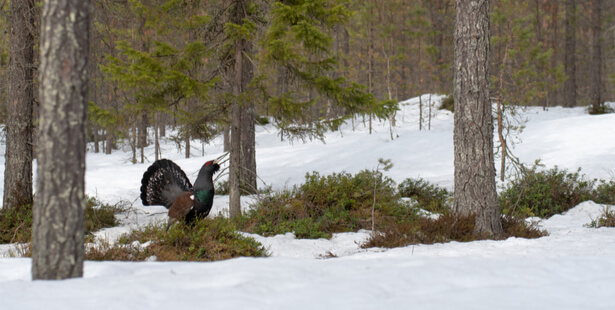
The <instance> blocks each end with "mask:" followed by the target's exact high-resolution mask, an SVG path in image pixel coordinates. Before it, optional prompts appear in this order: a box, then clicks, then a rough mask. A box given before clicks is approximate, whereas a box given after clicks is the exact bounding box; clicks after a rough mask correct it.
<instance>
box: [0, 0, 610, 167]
mask: <svg viewBox="0 0 615 310" xmlns="http://www.w3.org/2000/svg"><path fill="white" fill-rule="evenodd" d="M92 3H93V15H92V17H93V18H92V20H91V26H90V30H91V39H90V40H91V42H90V63H89V72H88V74H89V76H90V83H91V85H90V87H89V89H90V92H89V102H90V106H89V122H88V139H89V141H90V142H93V146H94V147H93V151H95V152H106V153H111V152H112V150H113V149H114V148H115V147H116V145H118V142H122V143H128V144H129V145H130V146H131V147H132V151H133V158H132V160H133V162H144V161H150V160H153V158H152V159H149V158H145V154H144V153H143V148H144V147H145V146H146V145H148V143H152V142H153V143H157V141H158V140H157V139H158V137H160V136H165V135H166V130H165V129H166V128H167V127H168V126H173V127H174V128H177V129H178V130H177V131H174V133H175V134H176V136H175V137H173V138H174V139H175V140H176V141H177V145H178V146H179V147H181V148H183V149H184V151H185V153H186V157H189V156H190V152H191V150H192V151H194V150H195V148H194V146H190V144H189V143H190V138H193V139H194V138H197V139H201V140H202V141H203V142H207V141H209V140H210V139H212V137H214V136H216V135H219V134H224V135H225V137H227V139H225V141H227V142H228V148H230V139H228V137H230V130H229V128H230V126H231V125H232V124H231V120H232V119H233V117H232V115H233V114H232V113H234V112H233V108H232V107H233V104H236V103H237V102H240V105H241V107H242V109H241V110H244V111H249V112H250V113H253V114H252V115H250V116H249V117H248V119H247V120H245V118H244V117H241V118H240V119H241V120H242V121H244V122H247V123H246V124H244V125H242V126H244V127H247V128H250V127H253V124H254V122H256V123H259V122H261V123H262V122H271V121H273V122H275V123H276V125H278V127H279V128H280V136H281V139H292V138H297V137H299V138H303V139H306V138H318V137H319V136H320V135H321V134H322V130H327V129H335V128H336V126H338V125H339V123H340V122H341V121H343V120H345V119H346V118H347V117H349V116H351V115H354V114H361V115H363V116H364V117H365V119H366V121H367V122H370V121H371V119H372V118H373V117H379V118H384V117H386V118H390V120H391V125H392V126H394V125H395V121H394V107H392V105H391V103H392V102H398V101H401V100H404V99H407V98H410V97H414V96H417V95H419V94H424V93H442V94H451V93H452V86H453V83H452V82H453V81H452V76H453V70H452V63H453V46H454V42H453V30H454V17H455V8H454V1H451V0H369V1H339V0H314V1H273V0H255V1H228V0H215V1H199V0H143V1H135V0H93V1H92ZM8 4H9V2H8V1H4V3H3V6H2V8H1V9H2V12H3V14H1V15H0V29H3V30H4V31H3V33H5V34H7V33H8V27H9V24H10V22H9V12H8V9H9V5H8ZM41 8H42V3H41V1H34V7H33V9H32V10H33V11H32V13H33V16H34V18H33V19H32V27H31V34H32V35H33V36H34V41H33V42H34V49H35V53H34V64H33V65H34V84H35V88H34V89H38V87H37V71H36V69H37V64H38V59H37V58H38V55H39V53H38V52H37V51H38V46H37V45H38V42H39V37H40V29H38V28H39V24H40V23H39V22H38V21H39V20H40V12H41ZM238 8H241V9H238ZM491 8H492V9H491V31H492V34H491V36H492V38H491V39H492V42H491V55H490V62H491V68H490V69H491V88H492V90H491V97H492V98H493V100H494V101H497V102H498V103H501V104H502V105H503V106H507V105H539V106H543V107H545V108H546V107H550V106H554V105H563V106H567V107H573V106H584V105H588V106H591V110H592V111H594V112H600V111H601V110H602V109H604V106H603V105H602V104H603V102H604V101H607V100H609V99H611V100H612V99H613V97H614V95H615V75H613V74H612V72H615V70H613V69H614V68H613V66H614V63H613V61H612V58H613V56H614V55H615V54H614V51H613V48H614V47H615V35H614V31H613V30H614V29H615V22H614V21H613V16H614V14H615V3H613V2H611V1H597V0H566V1H554V0H528V1H522V0H502V1H492V4H491ZM239 11H241V12H240V13H238V12H239ZM306 12H307V14H306ZM301 29H303V30H301ZM237 42H243V43H241V44H243V47H242V48H240V49H239V50H241V53H240V56H242V60H241V61H240V62H241V63H243V64H244V66H243V68H244V69H243V70H244V71H245V74H243V79H244V80H243V81H236V80H235V79H236V78H237V75H234V74H233V72H236V69H237V67H236V64H237V63H238V62H237V61H236V58H235V57H236V56H237V55H236V53H235V51H236V50H238V49H237V45H238V44H237ZM8 61H9V36H8V35H4V36H0V102H1V103H2V106H1V110H0V111H1V113H0V122H2V123H5V121H6V113H7V112H6V111H7V107H6V105H7V101H8V100H7V99H8V98H7V96H8V85H9V84H8V80H9V66H8ZM246 68H247V69H246ZM236 85H241V87H237V86H236ZM234 87H235V88H234ZM37 97H38V92H34V103H35V104H34V111H33V113H34V119H36V118H37V116H36V115H37V110H38V99H37ZM250 122H252V123H250ZM35 124H36V122H35ZM148 128H149V130H154V133H155V135H154V136H155V137H156V138H155V139H154V140H155V141H147V138H146V137H147V136H148V135H147V130H148ZM248 131H249V129H248ZM34 144H35V145H36V141H34ZM139 150H141V152H139ZM158 153H159V151H157V152H156V156H157V155H158ZM244 157H246V158H251V157H253V156H244ZM243 166H249V165H243ZM250 170H252V171H254V170H255V169H250V168H249V167H248V169H247V171H250Z"/></svg>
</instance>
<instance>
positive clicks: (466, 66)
mask: <svg viewBox="0 0 615 310" xmlns="http://www.w3.org/2000/svg"><path fill="white" fill-rule="evenodd" d="M456 7H457V15H456V18H455V66H454V69H455V83H454V97H455V108H454V109H455V119H454V122H455V124H454V134H453V135H454V144H455V146H454V150H455V182H454V183H455V198H454V201H453V208H454V211H455V212H456V213H458V214H460V215H472V214H473V215H474V216H475V218H476V220H475V223H476V226H475V233H477V234H479V235H481V236H485V237H495V238H497V237H499V236H501V234H502V222H501V219H500V211H499V206H498V204H497V194H496V187H495V162H494V154H493V117H492V114H491V103H490V98H489V78H490V77H489V48H490V42H489V40H490V24H489V12H490V11H489V0H473V1H470V0H456Z"/></svg>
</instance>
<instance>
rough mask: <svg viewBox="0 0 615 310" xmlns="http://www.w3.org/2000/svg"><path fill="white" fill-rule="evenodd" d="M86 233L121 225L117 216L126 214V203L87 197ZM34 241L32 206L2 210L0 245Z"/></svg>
mask: <svg viewBox="0 0 615 310" xmlns="http://www.w3.org/2000/svg"><path fill="white" fill-rule="evenodd" d="M86 199H87V200H86V210H85V230H86V231H85V233H86V234H88V235H90V234H92V233H93V232H95V231H98V230H100V229H103V228H107V227H115V226H117V225H119V222H118V221H117V219H116V217H115V215H116V214H118V213H122V212H125V211H126V210H127V207H126V206H125V204H124V203H117V204H115V205H110V204H105V203H102V202H100V201H99V200H97V199H96V198H92V197H86ZM31 240H32V206H30V205H26V206H18V207H16V208H12V209H0V243H26V242H30V241H31Z"/></svg>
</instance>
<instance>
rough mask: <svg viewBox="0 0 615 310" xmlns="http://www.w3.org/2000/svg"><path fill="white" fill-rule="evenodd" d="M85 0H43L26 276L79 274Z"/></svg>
mask: <svg viewBox="0 0 615 310" xmlns="http://www.w3.org/2000/svg"><path fill="white" fill-rule="evenodd" d="M89 12H90V2H89V1H87V0H55V1H54V0H50V1H45V4H44V7H43V18H42V29H43V34H42V41H41V66H40V68H41V70H40V72H41V74H40V77H41V86H40V98H41V115H40V121H39V126H40V130H39V134H40V144H39V148H38V156H37V159H38V179H37V180H38V181H37V191H36V198H35V201H34V214H33V230H32V278H33V279H34V280H36V279H66V278H74V277H81V276H83V256H84V239H85V232H84V230H85V227H84V226H85V194H84V190H85V142H86V137H85V121H86V112H87V93H88V83H87V60H88V44H89V29H88V26H89Z"/></svg>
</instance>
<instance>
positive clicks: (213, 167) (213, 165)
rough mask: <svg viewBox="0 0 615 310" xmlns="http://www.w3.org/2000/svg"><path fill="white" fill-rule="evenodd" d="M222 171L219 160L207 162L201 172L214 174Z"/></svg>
mask: <svg viewBox="0 0 615 310" xmlns="http://www.w3.org/2000/svg"><path fill="white" fill-rule="evenodd" d="M219 170H220V164H219V163H218V160H217V159H215V160H210V161H208V162H206V163H205V164H204V165H203V167H201V171H211V174H214V173H216V172H218V171H219Z"/></svg>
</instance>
